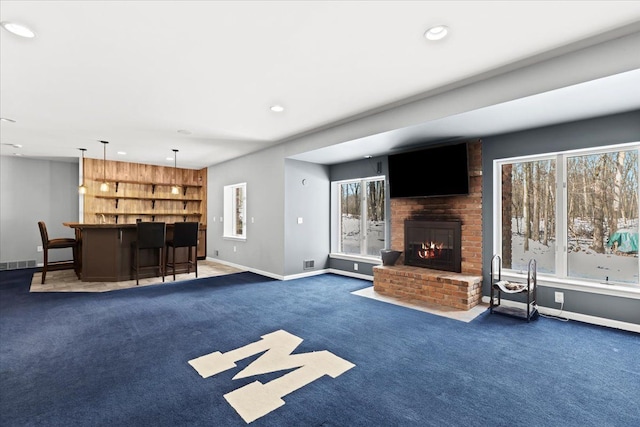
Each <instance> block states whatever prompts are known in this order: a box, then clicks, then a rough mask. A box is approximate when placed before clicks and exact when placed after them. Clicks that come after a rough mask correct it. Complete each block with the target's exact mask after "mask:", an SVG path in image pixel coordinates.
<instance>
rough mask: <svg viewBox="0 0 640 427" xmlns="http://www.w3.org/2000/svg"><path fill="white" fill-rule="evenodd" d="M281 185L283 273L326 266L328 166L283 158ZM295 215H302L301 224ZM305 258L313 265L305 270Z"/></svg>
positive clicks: (327, 251) (328, 207) (328, 212)
mask: <svg viewBox="0 0 640 427" xmlns="http://www.w3.org/2000/svg"><path fill="white" fill-rule="evenodd" d="M303 180H304V184H303V182H302V181H303ZM284 188H285V208H284V246H285V254H284V263H285V267H284V273H285V275H292V274H298V273H301V272H303V271H304V272H309V271H313V270H322V269H325V268H327V267H328V254H329V242H330V239H329V237H330V236H329V222H330V221H329V214H330V181H329V167H328V166H322V165H317V164H313V163H307V162H301V161H297V160H289V159H288V160H286V161H285V175H284ZM298 218H302V224H298ZM305 260H313V261H314V268H312V269H307V270H304V268H303V267H304V264H303V262H304V261H305Z"/></svg>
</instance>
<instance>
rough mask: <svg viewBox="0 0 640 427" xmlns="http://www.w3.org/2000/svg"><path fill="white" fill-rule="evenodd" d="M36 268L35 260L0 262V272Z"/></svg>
mask: <svg viewBox="0 0 640 427" xmlns="http://www.w3.org/2000/svg"><path fill="white" fill-rule="evenodd" d="M34 267H36V260H35V259H30V260H28V261H9V262H0V271H2V270H18V269H20V268H34Z"/></svg>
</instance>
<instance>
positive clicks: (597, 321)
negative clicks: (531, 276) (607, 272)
mask: <svg viewBox="0 0 640 427" xmlns="http://www.w3.org/2000/svg"><path fill="white" fill-rule="evenodd" d="M482 302H484V303H486V304H489V297H488V296H483V297H482ZM500 305H504V306H505V307H515V308H520V309H526V304H525V303H521V302H517V301H510V300H507V299H503V300H502V301H500ZM538 311H539V312H540V314H545V315H547V316H555V317H564V318H566V319H569V320H576V321H578V322H584V323H591V324H592V325H598V326H606V327H608V328H615V329H622V330H624V331H630V332H637V333H640V325H638V324H635V323H629V322H621V321H619V320H613V319H607V318H604V317H597V316H591V315H588V314H582V313H574V312H572V311H566V310H562V311H560V310H558V309H556V308H550V307H542V306H538Z"/></svg>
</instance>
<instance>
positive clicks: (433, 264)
mask: <svg viewBox="0 0 640 427" xmlns="http://www.w3.org/2000/svg"><path fill="white" fill-rule="evenodd" d="M461 229H462V227H461V223H460V221H419V220H406V221H405V222H404V240H405V244H404V250H405V252H404V253H405V258H404V263H405V264H406V265H413V266H417V267H425V268H432V269H435V270H445V271H454V272H456V273H460V271H461V270H462V262H461V261H462V253H461V252H462V250H461V247H462V239H461Z"/></svg>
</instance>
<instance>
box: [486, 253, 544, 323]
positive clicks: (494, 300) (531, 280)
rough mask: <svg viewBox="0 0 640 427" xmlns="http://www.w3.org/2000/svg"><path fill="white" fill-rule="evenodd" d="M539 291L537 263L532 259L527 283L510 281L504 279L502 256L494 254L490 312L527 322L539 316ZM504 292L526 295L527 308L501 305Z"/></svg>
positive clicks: (492, 259)
mask: <svg viewBox="0 0 640 427" xmlns="http://www.w3.org/2000/svg"><path fill="white" fill-rule="evenodd" d="M537 291H538V274H537V263H536V260H535V259H533V258H532V259H530V260H529V264H528V268H527V281H526V283H518V282H510V281H507V280H502V258H501V257H500V255H497V254H496V255H494V256H493V258H491V297H490V300H489V312H490V313H498V314H504V315H507V316H511V317H516V318H519V319H524V320H526V321H527V322H529V321H531V320H532V319H536V318H537V317H538V309H537V306H536V298H537V293H538V292H537ZM502 294H519V295H524V303H525V304H526V308H516V307H505V306H503V305H501V302H502Z"/></svg>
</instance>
